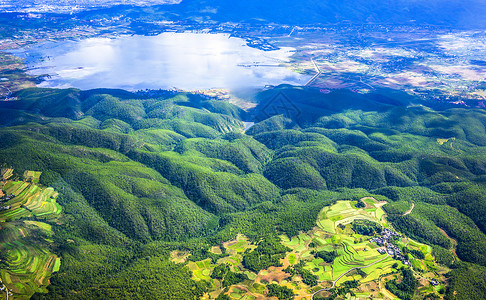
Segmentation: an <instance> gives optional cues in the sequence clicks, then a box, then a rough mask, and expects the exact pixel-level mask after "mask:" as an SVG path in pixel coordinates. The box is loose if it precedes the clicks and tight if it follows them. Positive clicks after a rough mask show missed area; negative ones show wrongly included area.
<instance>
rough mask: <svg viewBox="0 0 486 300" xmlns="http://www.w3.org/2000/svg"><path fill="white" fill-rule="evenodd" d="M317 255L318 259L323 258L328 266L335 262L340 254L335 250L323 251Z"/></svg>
mask: <svg viewBox="0 0 486 300" xmlns="http://www.w3.org/2000/svg"><path fill="white" fill-rule="evenodd" d="M315 255H316V257H319V258H322V259H323V260H324V261H325V262H327V263H328V264H331V263H332V262H333V261H334V259H335V258H336V257H338V254H337V252H336V251H335V250H334V251H325V250H322V251H319V252H317V253H316V254H315Z"/></svg>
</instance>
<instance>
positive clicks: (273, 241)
mask: <svg viewBox="0 0 486 300" xmlns="http://www.w3.org/2000/svg"><path fill="white" fill-rule="evenodd" d="M288 251H290V249H289V248H288V247H285V246H284V245H282V244H280V241H279V240H278V239H277V238H273V237H269V238H266V239H264V240H262V241H260V242H259V243H258V246H257V248H256V249H255V250H253V251H249V252H248V253H246V254H245V256H244V257H243V265H244V266H245V267H246V268H248V269H250V270H252V271H254V272H259V271H260V270H263V269H266V268H268V267H270V266H277V267H278V266H281V265H282V264H281V263H280V259H282V258H284V257H285V253H286V252H288Z"/></svg>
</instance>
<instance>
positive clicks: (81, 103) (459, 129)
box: [0, 86, 486, 299]
mask: <svg viewBox="0 0 486 300" xmlns="http://www.w3.org/2000/svg"><path fill="white" fill-rule="evenodd" d="M276 93H284V94H285V95H286V96H287V97H288V98H289V99H290V101H291V102H292V103H293V104H294V105H295V107H296V108H298V110H299V111H300V114H298V115H295V116H286V117H284V116H273V117H270V118H267V117H268V116H266V114H265V111H264V110H265V107H266V105H268V104H269V103H271V102H270V101H271V100H272V97H273V96H275V94H276ZM156 95H157V96H154V97H147V96H144V95H143V94H137V93H130V92H125V91H119V90H103V89H100V90H93V91H79V90H76V89H65V90H56V89H39V88H32V89H25V90H22V91H20V92H17V93H16V94H15V96H17V97H19V98H20V99H21V100H20V101H8V102H4V101H1V102H0V125H1V126H2V127H1V128H0V165H2V173H1V175H2V178H4V181H7V180H11V181H10V182H9V183H3V184H2V185H1V186H0V187H1V190H2V194H0V207H3V206H5V205H11V208H10V209H8V210H5V211H2V212H0V220H1V221H2V222H3V221H6V222H8V223H7V224H8V225H6V226H4V225H2V228H3V229H2V231H1V235H0V239H1V243H2V245H4V242H3V241H7V240H9V239H10V238H11V237H14V240H18V239H19V234H20V236H21V238H20V240H21V242H22V244H23V245H24V246H25V247H24V248H22V247H20V248H19V249H21V248H22V249H24V250H22V251H21V252H19V253H16V252H15V251H14V250H8V252H7V254H8V257H9V259H12V261H13V260H15V258H16V257H20V256H19V255H20V254H22V255H23V252H24V251H27V252H30V253H39V254H35V255H34V256H35V257H37V259H34V260H32V259H30V258H29V256H25V257H27V258H26V259H25V262H22V263H21V265H23V266H26V268H31V269H33V266H36V268H37V267H38V266H40V264H47V265H48V268H47V269H48V272H46V274H48V273H49V274H50V273H52V272H54V271H55V270H59V272H57V273H54V274H53V275H52V277H51V279H50V282H51V285H50V286H49V287H48V288H47V290H46V289H44V288H43V290H35V289H34V288H31V289H30V291H29V293H32V292H39V294H36V295H35V297H37V298H45V299H67V298H69V299H86V298H151V299H196V298H199V297H200V295H201V293H204V291H205V289H208V291H210V292H211V293H213V294H211V297H213V298H216V297H218V295H221V296H220V297H230V298H235V297H233V296H232V295H236V294H238V293H240V294H241V293H243V292H238V291H236V290H235V288H234V286H233V285H232V284H231V283H232V282H240V284H242V283H241V281H243V282H247V280H246V279H244V277H242V276H240V275H239V274H243V273H245V272H246V273H245V274H246V275H247V276H248V278H251V279H249V280H248V281H252V282H253V283H254V284H255V285H254V286H253V285H252V286H251V287H249V288H251V293H253V295H263V293H264V285H263V284H261V282H269V283H272V282H274V281H275V282H277V283H278V285H279V286H282V287H286V288H289V289H290V288H291V289H292V290H293V291H294V292H295V294H296V295H299V296H302V297H308V294H306V293H307V291H308V290H309V288H310V286H312V285H313V284H314V283H315V281H314V279H315V276H317V277H318V281H332V280H335V279H337V277H338V276H340V275H341V274H344V273H345V272H347V271H348V270H349V269H351V268H354V267H357V266H359V267H365V266H367V265H369V264H371V263H375V262H376V264H375V265H373V266H372V267H369V268H362V269H359V270H360V271H359V272H358V271H356V272H354V271H353V272H350V273H349V274H346V275H345V276H343V277H342V278H341V280H340V281H339V282H337V283H336V284H337V286H338V288H340V287H341V286H343V284H344V282H346V281H353V280H358V281H360V282H374V281H376V280H380V279H379V278H380V276H382V275H384V274H388V273H393V272H396V267H392V266H393V265H394V263H396V261H394V260H393V259H392V258H387V259H383V260H382V261H381V259H382V258H384V257H385V256H384V255H380V254H379V253H378V252H377V250H376V247H375V246H372V245H371V244H369V242H368V237H367V236H363V235H362V234H373V233H374V232H376V233H378V232H379V229H381V226H385V227H389V228H391V226H393V227H394V228H395V229H396V230H398V231H400V232H401V233H402V234H404V235H406V236H407V237H411V238H414V239H416V240H418V241H419V242H421V243H427V244H429V245H430V246H424V245H422V244H419V243H416V244H413V243H412V242H411V241H410V244H409V246H407V247H409V248H410V250H411V251H410V253H411V255H410V256H411V257H412V258H411V259H412V261H411V263H412V264H413V266H414V269H417V270H418V271H419V270H424V271H427V270H430V271H431V272H429V273H431V274H436V273H437V272H439V271H440V272H442V273H443V272H447V271H448V269H447V268H445V267H442V266H441V267H439V266H437V265H436V264H435V262H434V258H433V256H435V259H436V261H437V262H439V263H441V264H443V265H445V266H450V267H451V268H452V271H451V272H450V274H449V276H450V282H451V286H453V287H451V288H453V289H454V290H452V291H451V290H450V288H449V287H445V289H446V295H449V297H452V296H450V295H455V297H456V298H457V299H465V298H467V296H464V297H463V298H461V297H462V295H470V294H469V291H468V290H467V286H469V285H471V284H476V286H477V287H478V289H481V288H483V287H484V283H482V281H481V280H475V281H474V283H473V282H472V281H471V280H472V279H470V278H466V276H465V275H464V274H466V273H467V270H472V271H471V272H478V274H479V273H480V272H481V270H482V268H483V267H484V266H486V250H485V249H486V244H485V243H486V242H485V241H486V235H485V231H486V229H485V228H486V227H485V226H486V225H485V224H486V219H485V217H484V216H485V215H486V211H485V207H486V206H485V205H486V198H485V196H484V195H486V183H485V180H484V179H485V178H486V143H485V142H484V141H486V132H485V130H484V127H485V125H486V113H485V112H484V111H482V110H480V109H463V108H455V109H443V110H433V109H431V108H429V107H427V103H423V102H421V100H419V99H417V98H415V97H413V96H410V95H407V94H405V93H401V92H396V91H391V90H375V91H372V92H370V93H367V94H360V93H351V92H348V91H339V90H337V91H332V92H331V93H328V94H324V93H320V92H319V90H314V89H309V88H297V87H291V86H280V87H276V88H273V89H268V90H265V91H263V92H262V93H260V94H259V95H258V96H257V100H258V101H259V103H258V105H257V106H256V107H255V108H254V109H252V110H249V111H247V112H245V111H242V110H241V109H239V108H237V107H235V106H233V105H231V104H229V103H226V102H222V101H216V100H214V99H207V98H206V97H202V96H198V95H194V94H191V93H172V92H166V93H165V92H162V93H160V94H156ZM416 104H425V105H416ZM243 120H244V121H255V122H256V124H255V125H254V126H253V127H251V128H250V129H249V130H247V131H246V132H245V133H243V129H244V124H243V122H242V121H243ZM451 137H454V138H455V139H453V140H452V139H450V138H451ZM437 139H442V140H443V139H450V140H449V141H448V142H447V143H439V142H437ZM4 166H9V167H10V166H11V167H12V168H15V172H11V171H3V170H7V169H6V168H4ZM31 170H34V171H36V172H42V174H39V173H36V172H29V171H31ZM26 171H27V172H26ZM23 174H25V178H26V182H24V181H19V180H17V178H21V176H22V175H23ZM7 177H8V178H7ZM37 183H39V184H41V185H42V186H50V187H52V188H51V189H48V188H35V187H36V186H41V185H38V184H37ZM54 191H56V192H59V194H58V195H56V196H54ZM10 193H13V194H15V197H14V198H13V200H9V201H10V202H7V201H3V199H5V197H6V196H8V195H9V194H10ZM339 200H347V201H339ZM380 201H387V202H388V203H387V204H385V203H384V202H380ZM412 203H413V205H414V206H413V210H411V211H410V209H411V208H412ZM383 205H384V206H383ZM61 207H62V209H61ZM385 211H386V212H387V213H388V216H387V218H385ZM61 212H62V213H61ZM316 220H317V227H316ZM32 222H38V223H32ZM370 222H374V223H370ZM40 223H43V224H46V225H42V224H40ZM36 224H37V225H36ZM371 224H373V225H371ZM38 225H39V226H38ZM47 225H48V226H47ZM19 228H26V229H25V230H24V231H23V233H24V234H25V238H24V237H23V236H22V234H21V233H20V231H19ZM353 228H354V229H355V230H356V231H357V232H355V231H354V230H353ZM242 235H244V236H246V237H247V238H246V239H244V240H243V239H242V238H241V236H242ZM276 236H278V237H280V239H281V240H280V241H279V240H278V238H276ZM33 237H36V238H35V240H34V239H33ZM30 238H32V240H29V239H30ZM235 238H237V239H236V240H235ZM24 239H25V242H24ZM27 241H29V243H30V244H29V243H27ZM44 241H45V242H44ZM228 241H235V243H234V244H228ZM396 243H397V245H399V247H401V248H403V247H404V246H405V244H406V241H404V240H397V241H396ZM414 243H415V242H414ZM223 244H224V245H227V246H228V247H226V249H224V247H223ZM412 244H413V245H412ZM26 245H31V246H32V245H35V247H34V246H32V247H31V246H26ZM37 246H39V247H40V249H48V252H46V253H51V254H53V255H54V253H55V255H56V257H62V263H61V265H59V261H58V260H55V259H53V260H49V258H48V255H46V256H43V255H42V254H40V251H39V248H36V247H37ZM2 247H3V246H2ZM9 247H12V245H10V246H9ZM29 247H30V248H29ZM215 247H216V248H219V251H213V250H214V248H215ZM5 249H7V246H5ZM8 249H13V248H8ZM173 251H179V252H180V253H187V255H186V256H184V258H183V260H186V263H187V264H188V266H189V267H187V266H183V265H180V264H176V263H175V262H173V261H171V260H170V259H169V257H170V253H172V252H173ZM245 251H246V252H245ZM415 251H420V252H421V253H422V254H423V255H424V258H423V259H421V257H422V256H421V255H420V254H419V252H415ZM454 251H455V252H454ZM454 253H457V256H458V258H459V259H460V260H461V262H459V261H458V259H457V258H456V257H455V254H454ZM189 254H190V255H189ZM432 255H433V256H432ZM22 257H24V256H22ZM31 257H32V256H31ZM3 260H4V259H3ZM47 261H50V263H49V264H48V263H47ZM378 261H379V262H378ZM284 262H285V264H286V266H288V265H290V266H291V268H290V269H289V271H290V270H292V272H293V273H295V276H294V277H298V276H300V277H302V279H304V280H305V282H299V283H295V282H293V281H292V280H293V279H288V277H285V276H288V274H289V273H285V272H280V273H278V272H277V274H268V273H265V272H267V271H268V268H270V266H272V267H277V266H280V265H281V264H283V263H284ZM198 264H200V266H198ZM226 264H228V266H229V269H228V268H227V267H224V266H226ZM401 266H402V265H400V263H399V266H397V267H398V268H400V267H401ZM217 268H218V269H217ZM434 268H435V269H434ZM216 269H217V270H216ZM277 269H278V268H277ZM1 270H2V272H3V273H1V274H2V275H1V276H2V280H3V281H4V282H5V281H6V280H5V278H6V277H7V275H5V270H6V269H5V268H2V269H1ZM240 270H245V271H244V272H242V271H240ZM272 270H273V269H272ZM191 272H192V273H191ZM257 272H261V274H260V273H259V274H256V273H257ZM434 272H435V273H434ZM440 272H439V273H440ZM442 273H440V274H442ZM49 274H48V276H50V275H49ZM228 274H230V276H229V277H228ZM426 274H428V273H425V274H423V276H429V277H430V278H435V277H434V276H435V275H434V276H433V275H431V274H429V275H426ZM311 275H312V276H311ZM48 276H46V277H45V278H47V277H48ZM258 276H261V277H258ZM402 276H404V275H402ZM437 276H438V275H437ZM226 277H228V279H226ZM45 278H44V279H43V280H44V284H47V282H46V281H45ZM253 278H256V279H253ZM427 278H428V277H427ZM225 280H226V286H227V287H228V288H229V289H228V290H227V291H225V292H224V293H222V289H224V286H223V285H224V282H225ZM255 281H256V282H255ZM399 281H400V280H398V281H397V283H396V284H395V285H393V287H391V288H392V289H393V288H397V289H398V290H400V288H398V287H397V286H399V284H400V282H399ZM205 282H208V284H207V286H206V283H205ZM294 283H295V285H294ZM147 285H149V286H147ZM44 286H45V285H44ZM343 287H344V286H343ZM442 288H444V286H442ZM421 289H422V290H420V293H427V294H431V293H432V294H434V295H437V294H438V291H435V290H433V289H432V290H430V289H429V287H428V286H426V287H421ZM426 289H429V290H427V291H425V290H426ZM437 290H439V288H438V289H437ZM454 291H455V293H454ZM42 292H47V294H46V295H42V294H41V293H42ZM363 293H364V294H366V295H367V296H376V297H378V294H373V295H372V293H371V292H369V291H364V292H363ZM377 293H378V292H377ZM461 293H462V294H461ZM478 295H479V294H478ZM367 296H366V297H367Z"/></svg>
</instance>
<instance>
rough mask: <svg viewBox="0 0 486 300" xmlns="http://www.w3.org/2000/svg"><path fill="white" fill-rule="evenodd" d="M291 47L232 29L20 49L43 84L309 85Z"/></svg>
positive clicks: (165, 86)
mask: <svg viewBox="0 0 486 300" xmlns="http://www.w3.org/2000/svg"><path fill="white" fill-rule="evenodd" d="M292 50H293V49H291V48H282V49H280V50H275V51H263V50H259V49H255V48H251V47H249V46H247V45H246V41H245V40H243V39H240V38H235V37H230V35H229V34H202V33H189V32H185V33H162V34H160V35H157V36H137V35H135V36H121V37H117V38H89V39H84V40H78V41H60V42H48V43H43V44H40V45H36V46H32V47H29V48H25V49H19V50H16V51H15V52H14V54H16V55H18V56H21V57H23V58H25V59H26V63H27V66H28V68H29V71H28V72H29V74H32V75H42V74H48V75H50V78H46V80H45V81H44V82H42V83H41V84H40V86H41V87H53V88H66V87H74V88H79V89H83V90H86V89H94V88H121V89H126V90H132V91H133V90H144V89H171V88H178V89H183V90H196V89H210V88H230V89H231V88H245V87H264V86H265V85H278V84H282V83H286V84H294V85H304V84H305V83H306V82H307V81H308V80H309V78H310V76H306V75H302V74H298V73H295V72H292V71H291V70H289V69H287V68H285V67H283V66H281V63H282V62H286V61H288V59H289V57H290V56H291V55H292Z"/></svg>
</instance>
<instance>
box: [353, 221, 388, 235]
mask: <svg viewBox="0 0 486 300" xmlns="http://www.w3.org/2000/svg"><path fill="white" fill-rule="evenodd" d="M351 226H352V227H353V230H354V231H355V232H356V233H357V234H363V235H375V234H377V233H380V232H381V230H382V227H381V225H380V224H378V223H376V222H373V221H369V220H355V221H353V223H351Z"/></svg>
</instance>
